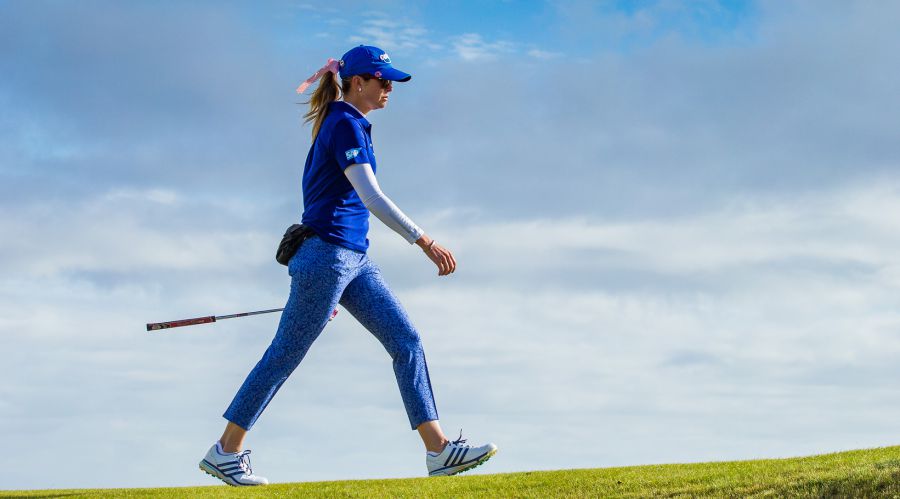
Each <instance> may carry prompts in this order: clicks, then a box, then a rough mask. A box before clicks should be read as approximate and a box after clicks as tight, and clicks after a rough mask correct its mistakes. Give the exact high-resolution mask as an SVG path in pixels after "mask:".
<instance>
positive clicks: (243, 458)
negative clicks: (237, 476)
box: [238, 449, 253, 476]
mask: <svg viewBox="0 0 900 499" xmlns="http://www.w3.org/2000/svg"><path fill="white" fill-rule="evenodd" d="M238 466H240V467H241V469H242V470H244V474H246V475H248V476H249V475H252V474H253V468H251V467H250V450H249V449H248V450H245V451H244V452H241V453H240V454H238Z"/></svg>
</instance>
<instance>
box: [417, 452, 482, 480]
mask: <svg viewBox="0 0 900 499" xmlns="http://www.w3.org/2000/svg"><path fill="white" fill-rule="evenodd" d="M496 453H497V449H493V450H490V451H488V453H487V454H485V455H483V456H481V457H480V458H478V460H477V461H473V462H471V463H469V464H468V465H466V467H465V468H460V469H458V470H456V471H454V472H452V473H447V474H446V475H430V476H453V475H458V474H460V473H465V472H466V471H469V470H471V469H473V468H477V467H479V466H481V465H482V464H484V463H486V462H487V460H488V459H490V458H491V457H493V456H494V454H496Z"/></svg>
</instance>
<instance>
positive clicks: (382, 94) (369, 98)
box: [357, 78, 394, 109]
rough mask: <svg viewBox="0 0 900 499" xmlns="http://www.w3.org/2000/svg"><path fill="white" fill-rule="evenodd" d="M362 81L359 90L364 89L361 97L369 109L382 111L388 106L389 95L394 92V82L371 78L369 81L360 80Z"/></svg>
mask: <svg viewBox="0 0 900 499" xmlns="http://www.w3.org/2000/svg"><path fill="white" fill-rule="evenodd" d="M360 81H361V84H360V86H359V87H357V88H362V92H360V94H361V95H360V97H361V98H362V100H363V102H365V103H366V106H367V107H369V108H370V109H382V108H384V107H385V106H387V102H388V94H390V93H391V91H393V90H394V85H393V83H394V82H392V81H391V80H382V79H380V78H370V79H368V80H364V79H362V78H360Z"/></svg>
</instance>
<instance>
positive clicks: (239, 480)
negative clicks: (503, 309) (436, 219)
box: [200, 45, 497, 485]
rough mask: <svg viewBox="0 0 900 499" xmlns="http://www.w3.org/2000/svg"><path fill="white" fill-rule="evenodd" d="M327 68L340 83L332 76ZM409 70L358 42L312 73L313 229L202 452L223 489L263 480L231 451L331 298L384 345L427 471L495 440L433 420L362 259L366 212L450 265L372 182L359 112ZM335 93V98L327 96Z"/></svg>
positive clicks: (448, 268) (462, 460)
mask: <svg viewBox="0 0 900 499" xmlns="http://www.w3.org/2000/svg"><path fill="white" fill-rule="evenodd" d="M338 76H339V77H340V83H338ZM410 78H411V76H410V75H409V74H407V73H404V72H402V71H399V70H397V69H394V67H393V66H392V65H391V59H390V57H388V55H387V54H386V53H385V52H384V51H383V50H381V49H379V48H376V47H368V46H363V45H360V46H358V47H355V48H353V49H351V50H350V51H349V52H347V53H346V54H344V56H343V58H341V60H340V61H334V60H331V59H329V62H328V64H327V65H326V66H325V67H323V68H322V69H320V70H319V71H318V72H317V73H316V74H315V75H313V76H312V77H310V79H309V80H307V81H306V82H305V83H304V84H303V85H301V86H300V88H298V89H297V91H298V92H303V91H304V90H305V89H306V87H307V86H308V85H309V84H311V83H313V82H315V81H316V80H318V82H319V86H318V88H317V89H316V91H315V92H314V93H313V95H312V98H311V99H310V110H309V112H308V113H307V114H306V120H307V121H311V122H312V124H313V125H312V135H313V143H312V147H310V150H309V155H308V156H307V157H306V166H305V167H304V170H303V204H304V212H303V224H304V225H307V226H309V227H310V228H311V229H312V230H313V232H314V234H315V235H314V236H312V237H310V238H309V239H307V240H306V242H304V243H303V245H302V246H301V247H300V249H299V250H298V251H297V253H296V254H295V255H294V256H293V258H291V260H290V263H289V265H288V271H289V273H290V275H291V291H290V296H289V297H288V301H287V304H286V305H285V309H284V312H283V313H282V315H281V322H280V323H279V325H278V331H277V332H276V333H275V338H274V339H273V340H272V344H271V345H269V348H268V349H267V350H266V352H265V354H263V357H262V359H261V360H260V361H259V362H258V363H257V364H256V367H254V368H253V370H252V371H251V372H250V374H249V375H248V376H247V379H246V380H245V381H244V384H243V385H241V387H240V389H239V390H238V392H237V394H236V395H235V397H234V400H233V401H232V402H231V405H230V406H229V407H228V409H227V410H226V411H225V414H223V416H224V417H225V419H227V420H228V424H227V425H226V426H225V432H224V433H223V434H222V437H221V438H220V439H219V441H217V442H216V443H215V444H214V445H213V446H212V447H211V448H210V449H209V452H207V453H206V456H205V457H204V458H203V460H202V461H201V462H200V469H202V470H203V471H206V472H207V473H209V474H211V475H213V476H215V477H217V478H220V479H222V480H223V481H224V482H225V483H227V484H229V485H264V484H267V483H268V480H266V479H265V478H263V477H261V476H258V475H254V474H253V471H252V469H251V468H250V460H249V458H248V455H249V454H250V451H249V450H242V449H243V443H244V437H245V436H246V435H247V431H249V430H250V428H252V427H253V424H254V423H255V422H256V420H257V418H259V416H260V414H262V412H263V410H264V409H265V408H266V405H268V403H269V402H270V401H271V400H272V397H273V396H274V395H275V393H276V392H278V389H279V388H280V387H281V385H282V384H283V383H284V381H285V380H286V379H287V378H288V376H290V374H291V372H293V371H294V369H295V368H296V367H297V365H298V364H299V363H300V361H301V360H303V356H304V355H306V352H307V350H309V347H310V345H311V344H312V342H313V341H315V339H316V337H318V336H319V333H321V332H322V329H323V328H324V327H325V325H326V324H327V323H328V320H329V319H330V317H331V314H332V310H334V307H335V306H337V304H338V303H340V304H341V306H343V307H344V308H345V309H346V310H347V311H349V312H350V313H351V314H352V315H353V317H355V318H356V319H357V320H358V321H359V322H360V323H361V324H362V325H363V326H365V327H366V329H368V330H369V332H371V333H372V334H373V335H375V337H376V338H378V340H379V341H380V342H381V344H382V345H384V348H385V349H386V350H387V352H388V354H389V355H390V356H391V359H393V365H394V374H395V376H396V378H397V385H398V386H399V387H400V394H401V396H402V398H403V405H404V406H405V407H406V414H407V416H409V423H410V425H411V426H412V428H413V429H414V430H418V431H419V435H420V436H421V437H422V442H423V443H424V444H425V450H426V457H425V464H426V467H427V469H428V474H429V475H430V476H439V475H454V474H456V473H459V472H461V471H465V470H467V469H470V468H473V467H475V466H478V465H479V464H481V463H483V462H484V461H487V460H488V459H489V458H490V457H491V456H492V455H494V453H496V452H497V447H496V446H495V445H494V444H490V443H489V444H486V445H482V446H478V447H475V446H471V445H466V444H465V440H464V439H463V438H462V435H460V438H459V439H458V440H456V441H453V442H451V441H449V440H448V439H447V437H446V436H444V432H443V431H442V430H441V427H440V425H439V424H438V413H437V409H436V408H435V403H434V395H433V394H432V391H431V381H430V379H429V377H428V366H427V365H426V363H425V353H424V351H423V350H422V343H421V341H420V339H419V333H418V332H416V329H415V327H413V325H412V322H410V319H409V317H408V316H407V315H406V312H405V311H404V310H403V307H402V306H401V305H400V302H399V301H398V300H397V297H395V296H394V294H393V293H391V290H390V289H389V288H388V286H387V284H386V283H385V282H384V280H383V278H382V276H381V272H380V270H379V269H378V267H377V266H376V265H375V264H374V263H373V262H372V261H371V260H369V258H368V257H367V256H366V249H367V248H368V246H369V240H368V239H367V238H366V234H367V233H368V229H369V212H370V211H371V212H372V213H374V214H375V216H376V217H378V219H379V220H381V221H382V222H384V224H385V225H387V226H388V227H390V228H391V229H393V230H394V231H396V232H397V233H398V234H400V235H401V236H403V238H405V239H406V240H407V241H408V242H409V243H411V244H412V243H415V244H417V245H418V246H419V247H420V248H422V250H423V251H424V252H425V255H426V256H428V258H430V259H431V261H432V262H434V264H435V265H437V267H438V275H439V276H446V275H448V274H451V273H453V271H454V270H456V260H454V258H453V254H452V253H450V251H449V250H448V249H446V248H444V247H443V246H441V245H439V244H437V243H435V242H434V240H433V239H431V238H430V237H428V236H427V235H425V233H424V232H423V231H422V229H420V228H419V227H418V226H416V224H414V223H413V222H412V221H411V220H410V219H409V218H408V217H407V216H406V215H404V214H403V212H401V211H400V210H399V209H398V208H397V206H396V205H395V204H394V203H393V202H391V200H390V199H388V197H387V196H385V195H384V194H383V193H382V192H381V189H380V188H379V187H378V182H377V181H376V180H375V172H376V170H377V168H376V163H375V153H374V149H373V146H372V135H371V131H372V126H371V125H370V124H369V122H368V121H367V120H366V115H367V114H368V113H369V112H371V111H373V110H375V109H382V108H383V107H385V106H386V105H387V102H388V95H390V93H391V91H392V90H393V82H395V81H401V82H403V81H409V79H410ZM339 96H343V100H338V97H339Z"/></svg>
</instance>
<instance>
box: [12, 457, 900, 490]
mask: <svg viewBox="0 0 900 499" xmlns="http://www.w3.org/2000/svg"><path fill="white" fill-rule="evenodd" d="M501 457H502V456H501ZM197 472H198V473H200V471H199V470H198V471H197ZM0 497H7V498H9V497H22V498H24V497H30V498H35V497H46V498H49V497H54V498H79V497H129V498H130V497H192V498H194V497H199V498H204V497H328V498H333V497H366V498H368V497H384V498H388V497H390V498H394V497H409V498H421V497H453V498H458V497H540V498H544V497H573V498H574V497H579V498H580V497H633V498H637V497H671V498H676V497H685V498H687V497H691V498H694V497H779V498H780V497H817V498H831V497H834V498H838V497H841V498H843V497H878V498H882V497H894V498H898V499H900V446H895V447H882V448H878V449H867V450H856V451H849V452H839V453H835V454H825V455H821V456H812V457H802V458H791V459H764V460H756V461H733V462H718V463H698V464H666V465H652V466H631V467H623V468H598V469H579V470H561V471H532V472H525V473H502V474H496V475H473V476H465V475H460V476H455V477H440V478H410V479H396V480H350V481H340V482H310V483H281V484H275V485H269V486H266V487H255V488H240V489H239V488H234V487H228V486H225V485H220V486H206V487H174V488H157V489H78V490H32V491H0Z"/></svg>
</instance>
